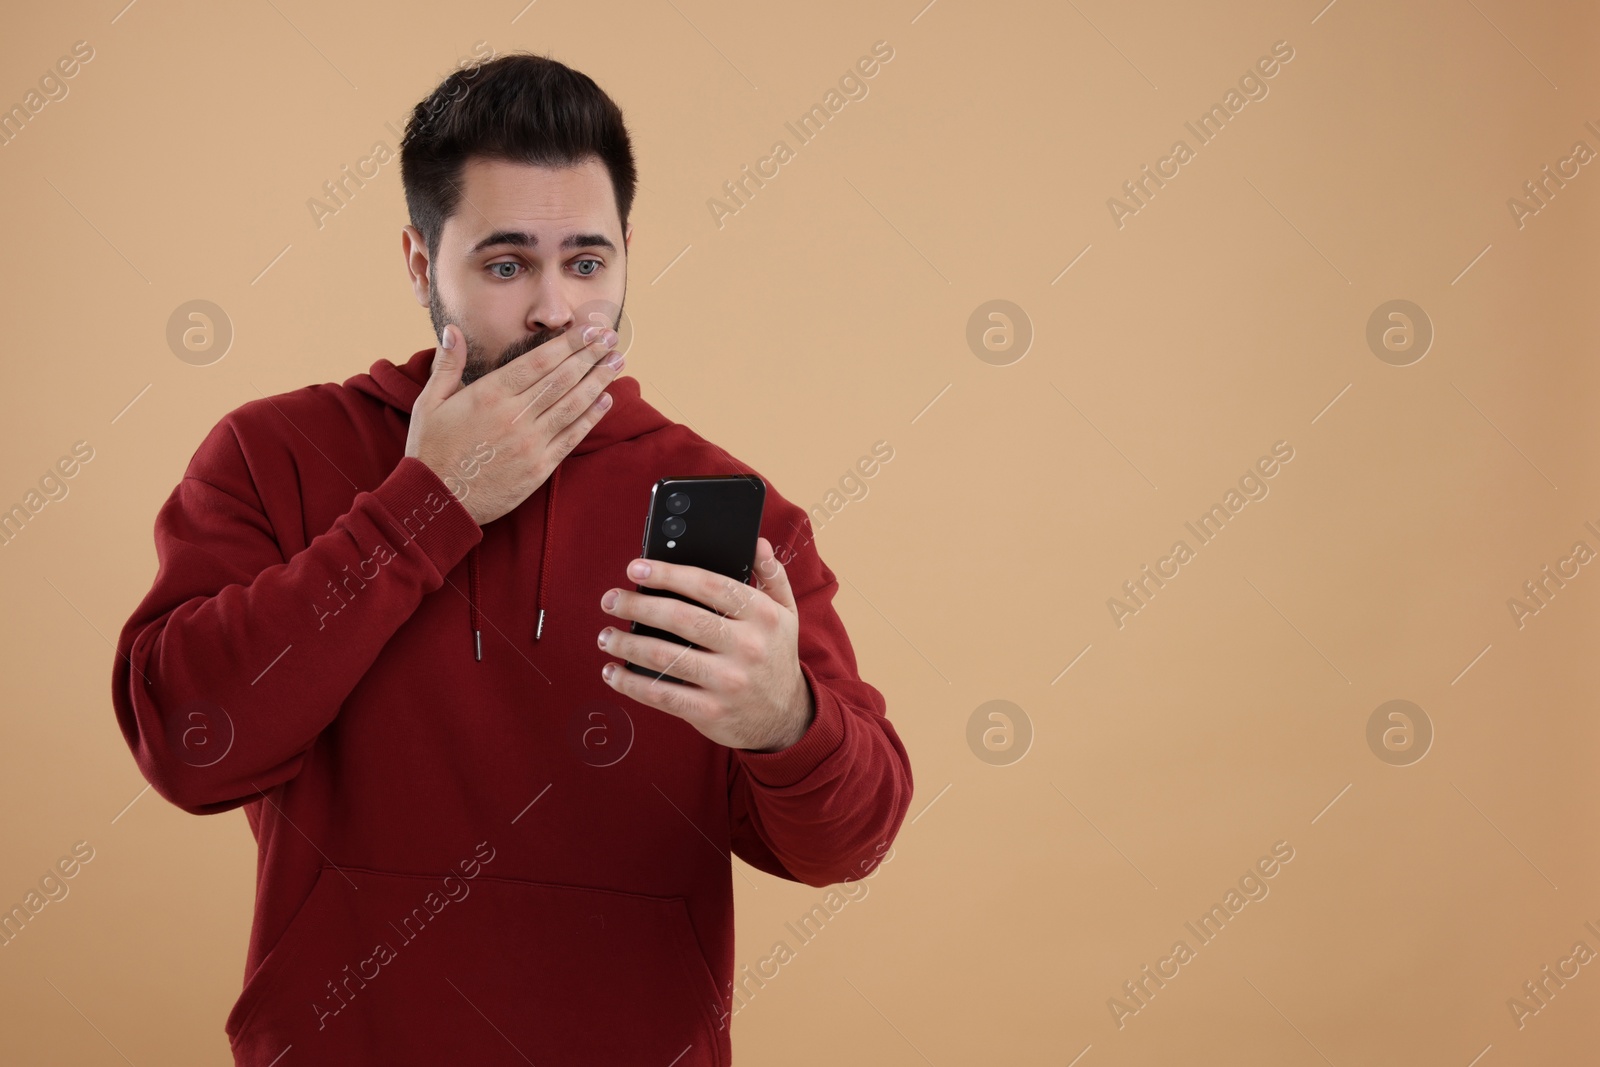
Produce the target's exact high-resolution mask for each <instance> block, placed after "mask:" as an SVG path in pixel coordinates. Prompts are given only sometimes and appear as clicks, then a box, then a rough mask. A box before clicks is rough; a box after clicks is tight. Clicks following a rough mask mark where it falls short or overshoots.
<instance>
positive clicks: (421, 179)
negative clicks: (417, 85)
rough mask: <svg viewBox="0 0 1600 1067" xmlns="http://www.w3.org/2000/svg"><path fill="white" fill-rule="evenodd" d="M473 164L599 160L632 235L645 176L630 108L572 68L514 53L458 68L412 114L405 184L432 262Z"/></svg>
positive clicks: (403, 146) (403, 161) (403, 163)
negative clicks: (637, 161)
mask: <svg viewBox="0 0 1600 1067" xmlns="http://www.w3.org/2000/svg"><path fill="white" fill-rule="evenodd" d="M475 157H482V158H486V159H498V160H505V161H507V162H511V163H531V164H536V165H538V166H545V167H569V166H576V165H579V164H581V163H584V162H585V161H587V160H589V159H591V158H598V159H599V160H600V161H601V162H602V163H604V164H605V167H606V170H607V171H609V172H610V174H611V188H612V190H613V191H614V192H615V193H616V199H617V216H618V218H620V219H621V220H622V228H623V230H624V231H626V230H627V228H628V212H629V211H630V210H631V209H632V208H633V194H634V189H635V187H636V186H637V185H638V176H637V172H636V171H635V168H634V163H633V146H632V144H631V143H630V141H629V139H628V130H627V127H626V126H625V125H623V122H622V109H621V108H619V107H617V105H616V103H615V102H613V101H612V99H611V98H610V97H609V96H607V95H606V94H605V92H604V91H603V90H602V89H601V88H600V87H599V86H598V85H596V84H595V83H594V80H593V79H592V78H590V77H589V76H588V75H587V74H584V73H582V72H581V71H576V70H573V69H572V68H571V67H568V66H567V65H566V64H564V63H560V62H558V61H557V60H554V59H550V58H549V57H547V56H538V55H533V54H531V53H528V52H510V53H507V54H505V55H501V56H497V57H496V58H494V59H491V60H489V61H488V62H486V63H479V64H476V65H472V66H467V67H464V68H462V69H459V70H456V71H453V72H452V73H451V74H450V75H449V76H448V77H446V78H445V79H444V80H443V81H441V82H440V83H439V86H438V88H436V89H434V91H433V92H432V93H430V94H429V95H428V97H427V99H425V100H423V101H422V102H420V103H419V104H417V106H416V107H415V108H414V109H412V112H411V118H410V120H409V121H408V122H407V123H406V132H405V137H404V138H403V139H402V140H401V142H400V180H401V182H402V183H403V184H404V186H405V193H406V207H407V208H408V209H409V210H410V212H411V224H412V225H413V226H415V227H416V228H417V229H418V230H420V231H421V233H422V236H423V239H424V240H425V241H426V242H427V244H428V258H429V259H430V260H432V259H433V258H435V257H436V256H437V255H438V253H439V237H440V235H441V234H442V233H443V232H444V224H445V220H446V219H448V218H450V216H451V215H453V214H455V211H456V208H457V207H459V206H460V203H461V172H462V170H463V169H464V168H465V166H466V163H467V160H468V159H469V158H475Z"/></svg>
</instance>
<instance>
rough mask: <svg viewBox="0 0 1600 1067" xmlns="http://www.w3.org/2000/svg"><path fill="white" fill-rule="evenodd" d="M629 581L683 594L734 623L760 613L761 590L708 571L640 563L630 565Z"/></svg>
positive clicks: (682, 565)
mask: <svg viewBox="0 0 1600 1067" xmlns="http://www.w3.org/2000/svg"><path fill="white" fill-rule="evenodd" d="M641 565H642V566H644V567H647V568H648V573H646V574H641V573H640V570H639V568H640V567H641ZM628 577H630V578H632V579H634V580H635V581H637V582H638V583H639V584H640V585H647V586H650V587H651V588H654V589H670V590H672V591H673V592H674V593H682V594H683V595H684V596H686V597H688V598H689V599H691V600H698V601H699V602H700V603H702V604H704V605H705V606H706V608H707V610H710V611H714V612H716V613H717V614H718V615H723V616H726V617H727V618H730V619H748V618H751V616H752V613H753V611H754V610H759V601H760V599H761V597H760V592H759V590H757V589H754V588H752V587H751V586H749V585H747V584H745V583H744V582H741V581H738V580H737V579H734V578H729V577H728V576H727V575H725V574H718V573H717V572H716V571H708V570H706V569H705V568H704V567H691V566H688V565H687V564H683V563H663V562H662V561H661V560H658V559H649V560H646V559H636V560H634V561H633V562H632V563H630V564H628Z"/></svg>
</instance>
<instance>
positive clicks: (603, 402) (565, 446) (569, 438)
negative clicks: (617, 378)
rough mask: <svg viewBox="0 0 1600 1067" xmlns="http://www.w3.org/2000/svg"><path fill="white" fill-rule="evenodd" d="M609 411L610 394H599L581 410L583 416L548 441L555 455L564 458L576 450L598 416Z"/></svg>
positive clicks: (597, 419) (592, 427)
mask: <svg viewBox="0 0 1600 1067" xmlns="http://www.w3.org/2000/svg"><path fill="white" fill-rule="evenodd" d="M610 410H611V394H610V393H601V394H600V397H599V399H597V400H596V401H595V402H594V403H592V404H590V405H589V406H588V407H587V408H585V409H584V410H583V414H581V415H579V416H578V417H577V418H576V419H573V420H572V423H571V424H570V425H569V426H568V427H567V428H566V429H565V430H562V431H561V432H560V433H558V434H556V435H555V436H554V437H553V438H551V439H550V444H551V447H552V448H553V449H554V450H555V451H556V454H557V455H560V456H563V457H565V456H566V455H567V454H568V453H569V452H571V451H572V450H573V449H574V448H577V447H578V442H579V441H582V440H583V439H584V438H585V437H587V436H588V435H589V431H590V430H592V429H594V424H595V423H597V422H599V421H600V416H602V415H604V414H605V413H606V412H608V411H610ZM511 421H512V422H516V421H517V420H516V419H512V420H511Z"/></svg>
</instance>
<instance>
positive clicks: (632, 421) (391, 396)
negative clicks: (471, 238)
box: [344, 348, 671, 661]
mask: <svg viewBox="0 0 1600 1067" xmlns="http://www.w3.org/2000/svg"><path fill="white" fill-rule="evenodd" d="M436 351H437V350H436V349H433V348H424V349H422V350H420V351H418V352H414V353H412V355H411V358H410V359H408V360H406V361H405V362H404V363H402V364H396V363H394V362H393V361H391V360H387V359H380V360H378V361H377V362H376V363H374V364H373V365H372V369H371V370H370V371H368V372H367V373H365V374H358V375H356V376H355V377H353V378H349V379H347V380H346V381H345V383H344V384H345V386H346V387H347V388H350V389H354V390H355V391H356V392H358V393H364V394H366V395H368V396H371V397H374V398H376V399H377V400H380V401H382V402H383V403H385V404H387V405H388V406H389V407H391V408H394V409H395V410H397V411H400V412H403V413H404V414H405V416H406V419H407V421H409V420H410V418H411V408H412V406H413V405H414V404H416V402H417V397H419V396H421V395H422V387H423V386H424V385H426V384H427V381H428V377H429V375H430V374H432V372H433V357H434V354H435V352H436ZM605 392H607V393H609V394H611V408H610V410H608V411H607V412H606V413H605V415H603V416H602V417H601V419H600V421H599V422H598V423H596V424H595V425H594V426H593V427H592V428H591V429H590V430H589V432H588V433H587V434H585V435H584V437H583V440H581V441H579V442H578V444H577V446H576V447H575V448H574V449H573V450H572V452H571V453H570V454H569V455H568V457H567V458H568V459H570V458H571V457H572V456H582V455H587V454H589V453H591V452H596V451H599V450H600V449H602V448H606V447H608V446H610V445H614V444H616V443H618V442H619V441H629V440H632V439H633V438H635V437H639V436H641V435H643V434H647V433H650V432H652V431H654V430H659V429H662V428H663V427H666V426H670V425H671V421H670V420H669V419H667V417H666V416H664V415H662V414H661V413H660V412H659V411H657V410H656V409H655V408H653V407H651V406H650V405H649V404H648V403H646V402H645V401H644V399H643V398H641V397H640V395H639V381H638V379H636V378H631V377H628V376H627V375H618V376H617V377H616V378H613V379H612V380H611V384H609V385H607V386H606V388H605ZM565 462H566V460H563V461H562V463H565ZM561 466H562V464H561V463H558V464H556V468H555V470H553V471H551V472H550V478H549V482H548V484H549V491H548V492H547V493H546V494H545V500H544V523H543V527H542V532H541V541H540V543H541V545H542V546H543V547H544V551H543V552H542V563H541V566H540V568H539V589H538V592H537V593H536V594H535V601H534V603H535V607H536V608H537V613H536V619H537V622H536V623H535V625H534V633H533V639H534V640H535V641H537V640H539V638H540V637H542V636H543V635H544V618H545V603H546V601H547V600H548V598H549V592H550V580H551V579H550V576H551V574H552V573H553V570H554V568H553V567H552V565H551V558H550V557H551V553H550V551H549V548H550V545H551V543H552V542H551V539H550V531H551V527H552V526H553V525H554V524H555V518H556V495H557V492H558V491H559V489H560V488H561ZM519 507H520V505H519ZM514 514H516V509H515V508H513V509H512V510H511V511H510V512H508V513H507V514H506V515H504V516H502V517H501V518H500V519H496V520H495V521H496V522H502V521H504V520H505V519H507V518H510V517H511V516H512V515H514ZM478 579H479V575H478V546H477V545H474V546H473V547H472V550H471V551H470V552H469V553H468V554H467V605H468V619H467V625H468V627H469V630H470V634H471V638H472V651H473V658H474V659H476V660H479V661H481V660H482V659H483V631H482V628H481V626H480V620H479V615H478Z"/></svg>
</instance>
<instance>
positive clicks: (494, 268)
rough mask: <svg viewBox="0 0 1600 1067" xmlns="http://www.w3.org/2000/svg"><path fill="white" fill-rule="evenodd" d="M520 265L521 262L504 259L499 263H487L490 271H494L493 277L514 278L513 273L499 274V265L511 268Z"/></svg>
mask: <svg viewBox="0 0 1600 1067" xmlns="http://www.w3.org/2000/svg"><path fill="white" fill-rule="evenodd" d="M520 266H522V264H520V263H517V262H516V261H515V260H510V259H505V260H501V261H500V262H499V263H491V264H489V269H490V270H491V271H495V272H496V273H495V277H496V278H515V277H516V274H515V273H512V274H501V273H499V270H500V268H501V267H512V268H515V267H520Z"/></svg>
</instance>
